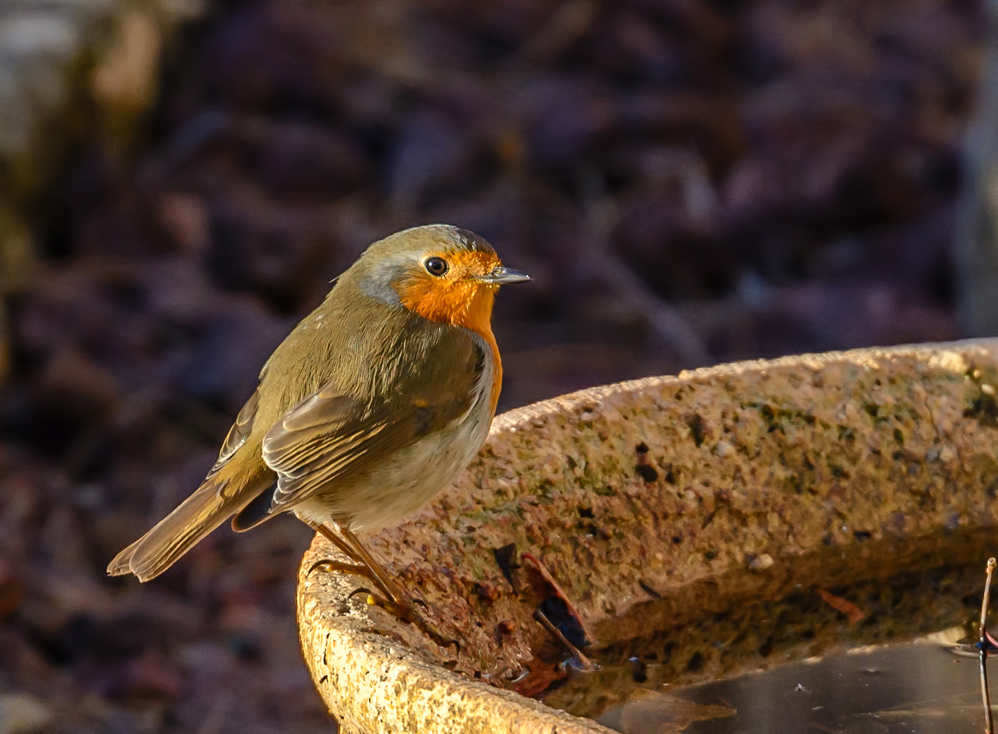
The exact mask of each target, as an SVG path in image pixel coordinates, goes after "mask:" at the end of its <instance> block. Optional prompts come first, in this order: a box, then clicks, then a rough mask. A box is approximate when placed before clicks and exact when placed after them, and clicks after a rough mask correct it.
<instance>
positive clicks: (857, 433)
mask: <svg viewBox="0 0 998 734" xmlns="http://www.w3.org/2000/svg"><path fill="white" fill-rule="evenodd" d="M996 381H998V340H986V341H979V342H957V343H953V344H941V345H925V346H917V347H898V348H893V349H863V350H856V351H851V352H843V353H829V354H823V355H805V356H800V357H788V358H783V359H778V360H773V361H758V362H747V363H741V364H732V365H723V366H719V367H715V368H709V369H702V370H696V371H693V372H686V373H682V374H680V375H679V376H677V377H656V378H648V379H645V380H638V381H635V382H629V383H622V384H619V385H611V386H607V387H600V388H594V389H591V390H585V391H582V392H579V393H574V394H571V395H567V396H564V397H561V398H556V399H554V400H549V401H545V402H542V403H538V404H536V405H533V406H529V407H526V408H521V409H518V410H515V411H512V412H510V413H507V414H505V415H503V416H500V417H499V418H497V419H496V421H495V423H494V425H493V428H492V432H491V434H490V436H489V440H488V442H487V444H486V446H485V447H484V448H483V449H482V452H481V453H480V455H479V457H478V458H477V459H476V460H475V461H474V462H473V463H472V465H471V466H470V467H469V469H468V470H467V471H466V472H465V473H464V474H463V475H462V476H461V477H460V479H459V480H458V481H457V483H456V484H455V486H453V487H452V488H451V489H449V490H447V491H445V492H444V493H443V494H442V495H441V496H440V497H439V498H438V499H437V500H435V501H434V502H433V503H432V504H431V505H430V506H429V507H427V508H426V509H425V510H423V511H422V512H420V513H418V514H417V515H416V516H414V517H412V518H411V519H409V520H408V521H407V522H406V523H404V524H403V525H401V526H399V527H396V528H392V529H389V530H386V531H383V532H381V533H379V534H378V535H376V536H374V538H372V539H371V542H370V546H371V547H372V549H373V550H374V552H375V553H376V554H377V555H378V556H379V557H380V558H382V559H386V560H388V561H389V562H388V564H387V567H388V569H389V570H390V572H392V573H394V574H396V575H397V577H398V578H399V579H400V580H401V581H402V582H403V583H404V584H405V585H406V586H407V587H408V588H411V589H413V590H414V592H415V593H417V594H418V595H419V596H421V597H422V598H424V599H425V600H426V602H427V603H428V604H429V608H428V610H427V612H426V616H427V621H428V622H429V623H430V624H431V625H436V626H437V627H438V630H439V631H440V632H441V633H442V634H444V635H445V636H446V635H448V634H449V635H450V636H452V637H459V638H460V643H461V649H460V651H455V649H454V648H453V647H449V648H443V647H440V646H438V645H436V644H434V643H433V642H432V641H430V640H429V639H428V638H427V637H425V636H424V635H422V634H421V633H419V632H418V630H416V629H415V628H413V627H412V626H411V625H402V624H398V623H396V622H395V621H394V620H392V619H391V618H389V617H388V615H386V614H384V613H383V612H382V611H381V610H378V609H377V608H370V607H367V606H365V605H364V604H363V603H362V600H359V599H357V598H356V597H354V598H353V599H351V598H350V596H349V595H350V593H351V592H352V591H353V590H354V589H355V588H356V586H357V584H358V583H359V582H358V580H356V579H352V578H351V577H348V576H345V575H342V574H335V573H332V574H331V573H323V572H321V571H318V570H317V571H316V572H314V573H309V571H310V569H311V568H312V567H313V565H314V563H315V562H316V561H317V560H319V559H322V558H329V557H336V553H335V552H334V551H333V550H332V549H331V548H330V547H328V546H327V545H326V544H325V543H324V542H322V541H320V540H316V542H314V543H313V547H312V549H311V550H310V551H309V553H307V554H306V556H305V558H304V559H303V563H302V566H301V572H300V576H299V594H298V612H299V632H300V636H301V640H302V647H303V650H304V652H305V658H306V661H307V663H308V665H309V668H310V670H311V673H312V676H313V680H314V681H315V682H316V685H317V687H318V689H319V691H320V693H321V694H322V696H323V698H324V700H325V701H326V703H327V705H328V706H329V707H330V710H331V711H332V712H333V714H334V715H336V716H337V718H338V719H339V720H340V721H341V723H342V725H343V726H344V729H345V730H346V731H348V732H417V731H418V732H424V733H428V734H429V733H432V732H445V731H446V732H478V731H554V729H555V728H557V731H559V732H576V731H606V730H605V729H603V728H601V727H599V726H598V725H597V724H595V723H594V722H590V721H585V720H581V719H571V718H566V717H565V716H564V715H563V714H560V713H556V712H555V711H554V710H552V709H546V708H544V707H543V706H541V705H540V704H539V703H538V702H536V701H533V700H530V699H525V698H522V697H518V696H516V695H515V694H513V693H511V692H510V691H508V690H501V689H499V688H489V687H488V686H486V685H485V684H483V683H482V682H479V681H476V680H473V679H472V678H475V677H477V678H481V679H482V680H489V681H492V682H494V683H497V684H502V685H505V686H513V685H515V684H514V680H515V676H517V675H519V674H520V673H521V671H522V670H523V669H524V668H525V667H529V666H530V665H531V663H534V662H535V660H536V658H535V657H534V655H535V651H537V650H539V649H541V648H542V646H543V645H544V643H545V639H546V632H545V631H544V629H543V628H542V627H541V626H540V625H539V624H538V623H537V622H536V621H535V619H534V618H533V617H532V612H533V607H532V605H531V604H529V603H525V601H524V597H523V593H522V588H521V592H520V593H517V592H515V591H514V590H513V588H512V587H511V586H510V582H509V581H507V579H506V577H504V572H503V569H501V568H500V567H499V564H498V563H497V556H496V553H495V549H499V548H503V547H508V545H509V544H514V546H515V548H516V549H517V550H518V551H519V552H520V553H522V554H526V553H530V554H531V555H532V556H533V557H536V558H538V559H543V563H544V565H545V566H546V568H547V569H548V571H550V573H551V575H552V576H553V577H554V578H555V579H557V582H558V584H559V585H560V586H561V587H562V589H563V590H564V592H565V594H566V595H567V597H568V598H569V599H570V600H571V601H573V602H574V605H575V607H576V608H577V609H578V613H579V615H580V617H581V620H582V622H584V624H585V626H586V627H587V628H588V629H589V630H591V631H592V633H593V636H594V637H595V638H596V640H597V641H598V643H599V644H600V645H603V646H606V645H610V644H614V643H615V642H616V643H620V644H626V642H627V641H628V640H632V639H635V638H639V637H641V636H642V635H645V634H648V633H649V632H651V631H654V630H656V629H660V628H661V625H662V624H663V617H664V618H666V619H668V621H669V622H670V623H671V624H674V625H675V628H674V630H673V632H672V634H673V635H674V639H675V641H676V644H677V647H678V646H679V645H680V643H681V640H679V638H680V637H682V636H683V635H684V634H685V630H686V629H692V628H694V627H695V626H696V624H695V623H696V622H697V621H698V620H699V619H700V617H699V616H697V615H702V614H703V613H704V610H709V609H710V608H711V605H712V600H713V599H714V598H715V597H716V596H717V595H718V591H717V590H718V588H719V586H718V584H719V583H722V582H723V586H724V588H725V590H726V593H731V594H741V595H743V596H744V597H745V598H762V599H779V598H782V597H779V596H778V595H777V594H779V593H788V584H789V585H790V588H792V587H793V582H794V581H795V580H796V578H797V577H796V576H794V574H795V573H801V572H802V569H803V572H804V573H806V574H810V576H809V578H820V580H821V584H823V585H827V586H828V587H830V588H834V587H835V586H836V585H837V584H840V585H841V584H844V583H846V582H853V581H856V580H857V579H859V578H862V579H866V580H870V582H871V583H874V582H875V581H876V579H878V578H880V575H883V574H886V573H887V572H888V571H889V570H890V569H891V568H900V567H902V566H903V567H904V568H905V569H907V570H910V571H912V572H914V573H917V572H918V569H923V570H924V569H925V568H929V567H935V566H938V565H939V564H940V563H943V564H945V563H946V559H951V560H952V558H954V557H956V556H959V557H960V560H961V562H963V561H966V558H964V556H969V557H971V558H972V559H975V560H977V559H980V563H981V564H983V559H984V558H985V557H986V554H987V552H990V551H988V550H987V543H988V539H989V538H990V537H991V535H992V532H993V531H992V530H991V529H992V528H993V527H994V526H995V525H998V505H996V503H995V502H994V499H993V495H994V492H995V488H996V487H998V459H996V457H998V449H996V446H998V441H996V439H998V403H996V402H995V399H994V394H995V386H996ZM721 443H724V444H726V445H727V446H730V447H731V449H730V450H729V449H728V448H725V449H724V450H719V449H718V447H719V445H720V444H721ZM639 467H640V468H639ZM650 470H654V474H653V473H652V471H650ZM968 539H969V540H968ZM982 543H983V545H982ZM982 553H984V554H985V555H981V554H982ZM828 554H832V555H833V556H835V557H838V558H849V559H850V562H849V564H845V565H842V566H841V567H833V566H831V565H823V564H822V560H823V559H827V558H828ZM961 554H962V555H961ZM940 559H942V560H940ZM906 564H907V565H906ZM746 567H748V568H746ZM975 578H976V577H975ZM874 586H876V584H875V583H874ZM483 589H488V590H489V593H488V594H483V593H482V590H483ZM686 598H688V601H689V603H688V604H686V605H685V606H684V604H683V600H684V599H686ZM663 605H664V606H663ZM677 613H678V615H679V616H678V617H677ZM683 615H686V616H683ZM684 619H685V620H687V621H686V622H685V623H684ZM684 624H685V627H684ZM500 628H501V629H502V634H495V631H496V630H499V629H500ZM857 634H858V633H857ZM670 642H671V640H670ZM754 652H755V647H752V653H753V654H754ZM812 654H817V653H812ZM711 655H714V657H713V658H711V657H710V656H711ZM719 655H720V653H719V652H718V651H716V650H715V651H714V652H713V653H712V652H710V649H708V652H707V653H705V654H704V655H703V656H702V657H701V658H698V662H697V666H696V671H695V673H696V675H699V676H704V675H708V676H709V675H719V674H721V673H723V672H725V671H730V670H731V669H732V668H731V658H732V657H734V655H735V654H734V653H733V652H732V651H728V652H727V653H726V655H727V656H728V657H727V658H726V659H725V660H724V661H721V660H720V658H719ZM680 657H681V656H680ZM782 657H783V656H782V655H775V654H774V655H773V656H772V658H773V660H776V659H779V658H782ZM754 660H755V662H754V663H753V664H755V665H758V664H759V663H758V656H756V658H754ZM678 662H681V663H685V659H684V660H681V661H678ZM770 664H775V662H771V663H770ZM725 665H726V666H727V667H724V666H725ZM462 674H463V675H462ZM686 675H687V676H688V675H689V671H687V673H686ZM677 678H682V673H680V674H679V675H678V676H677Z"/></svg>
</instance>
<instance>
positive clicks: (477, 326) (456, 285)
mask: <svg viewBox="0 0 998 734" xmlns="http://www.w3.org/2000/svg"><path fill="white" fill-rule="evenodd" d="M448 258H450V259H451V261H452V262H453V268H452V269H453V271H454V272H455V273H456V274H458V275H460V274H462V273H468V272H471V273H487V272H489V271H491V270H492V269H493V268H495V267H496V266H498V265H499V258H497V257H496V256H495V255H493V254H492V253H487V252H478V251H466V252H460V253H450V254H449V255H448ZM496 290H497V287H496V286H494V285H491V284H489V283H482V282H477V281H474V280H469V279H462V278H459V277H455V278H452V279H441V278H434V277H433V276H431V275H429V274H424V273H421V274H419V275H417V276H414V277H412V278H409V279H407V280H406V281H405V283H404V284H402V286H401V287H400V288H399V298H400V300H401V301H402V305H404V306H405V307H406V308H408V309H409V310H410V311H412V312H413V313H417V314H419V315H420V316H422V317H424V318H427V319H429V320H430V321H435V322H437V323H441V324H449V325H451V326H456V327H461V328H464V329H468V330H469V331H472V332H474V333H475V334H478V335H479V336H480V337H482V339H484V340H485V343H486V344H488V345H489V349H491V350H492V357H493V359H494V360H495V379H494V381H493V383H492V394H491V396H490V397H491V406H492V412H493V413H495V409H496V404H497V403H498V402H499V393H500V391H501V390H502V360H501V358H500V356H499V345H498V344H496V338H495V335H494V334H493V333H492V305H493V303H494V301H495V293H496Z"/></svg>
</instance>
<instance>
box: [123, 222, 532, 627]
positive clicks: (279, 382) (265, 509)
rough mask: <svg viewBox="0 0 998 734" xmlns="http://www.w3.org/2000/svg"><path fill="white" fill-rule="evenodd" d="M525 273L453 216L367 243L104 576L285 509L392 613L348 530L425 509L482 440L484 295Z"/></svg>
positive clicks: (395, 602)
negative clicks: (179, 492) (216, 440)
mask: <svg viewBox="0 0 998 734" xmlns="http://www.w3.org/2000/svg"><path fill="white" fill-rule="evenodd" d="M529 279H530V278H529V277H528V276H527V275H525V274H523V273H520V272H517V271H515V270H511V269H509V268H506V267H503V265H502V263H501V262H500V260H499V257H498V256H497V255H496V252H495V250H493V249H492V247H491V245H489V244H488V243H487V242H486V241H485V240H484V239H482V238H481V237H479V236H478V235H476V234H474V233H472V232H469V231H468V230H465V229H459V228H457V227H452V226H448V225H430V226H425V227H415V228H413V229H407V230H405V231H402V232H398V233H396V234H393V235H391V236H390V237H386V238H385V239H383V240H380V241H379V242H375V243H374V244H373V245H371V246H370V247H368V248H367V250H366V251H365V252H364V253H363V254H362V255H361V256H360V258H359V259H358V260H357V261H356V262H355V263H354V264H353V265H352V266H351V267H350V268H349V269H348V270H347V271H346V272H344V273H343V274H342V275H340V277H339V278H338V279H337V280H336V281H335V283H334V285H333V288H332V289H331V290H330V292H329V294H328V295H327V296H326V299H325V300H324V301H323V302H322V304H321V305H320V306H319V307H318V308H316V309H315V311H313V312H312V313H311V314H309V315H308V316H306V317H305V318H304V319H303V320H302V321H301V322H300V323H299V324H298V326H296V327H295V329H294V330H293V331H292V332H291V333H290V334H289V335H288V337H287V338H286V339H285V340H284V341H283V342H282V343H281V345H280V346H278V347H277V349H276V350H274V353H273V354H272V355H271V356H270V358H269V359H268V360H267V362H266V364H264V366H263V369H262V370H261V371H260V377H259V384H258V386H257V389H256V392H254V393H253V395H252V396H250V398H249V400H247V401H246V404H245V405H244V406H243V408H242V410H240V411H239V415H238V416H237V417H236V421H235V424H234V425H233V426H232V428H231V429H230V430H229V433H228V435H227V436H226V437H225V441H224V443H223V444H222V448H221V450H220V451H219V454H218V460H217V461H216V462H215V465H214V466H213V467H212V468H211V470H210V471H209V472H208V475H207V476H206V477H205V479H204V481H203V482H202V484H201V486H200V487H198V488H197V490H195V492H194V493H193V494H192V495H191V496H190V497H188V498H187V499H186V500H185V501H184V502H183V503H182V504H181V505H180V506H179V507H177V508H176V509H175V510H174V511H173V512H171V513H170V514H169V515H167V516H166V517H165V518H164V519H163V520H161V521H160V522H159V523H158V524H157V525H156V526H155V527H153V528H152V529H151V530H150V531H149V532H147V533H146V534H145V535H143V536H142V537H141V538H139V539H138V540H136V541H135V542H134V543H132V544H131V545H130V546H128V547H127V548H125V549H124V550H123V551H121V553H119V554H118V555H117V557H116V558H115V559H114V560H113V561H111V564H110V565H109V566H108V569H107V571H108V573H109V574H110V575H112V576H118V575H123V574H128V573H133V574H135V576H137V577H138V579H139V580H140V581H148V580H149V579H152V578H155V577H156V576H158V575H159V574H161V573H163V572H164V571H165V570H166V569H168V568H169V567H170V566H172V565H173V564H174V563H175V562H176V561H177V559H179V558H180V557H181V556H182V555H184V554H185V553H186V552H187V551H189V550H190V549H191V548H192V547H193V546H194V545H195V544H196V543H197V542H198V541H200V540H201V539H202V538H204V537H205V536H206V535H207V534H208V533H210V532H211V531H212V530H214V529H215V528H216V527H218V526H219V525H221V524H222V523H223V522H224V521H225V520H228V519H229V518H232V528H233V530H235V531H237V532H242V531H245V530H248V529H250V528H253V527H256V526H257V525H259V524H260V523H262V522H264V521H266V520H269V519H270V518H272V517H274V516H275V515H278V514H280V513H283V512H287V511H290V512H292V513H293V514H294V515H295V516H297V517H298V518H299V519H300V520H302V521H304V522H305V523H306V524H307V525H309V526H311V527H312V528H313V529H315V530H316V531H317V532H319V533H321V534H323V535H324V536H325V537H327V538H328V539H329V540H330V541H331V542H332V543H333V544H334V545H336V547H337V548H339V549H340V550H341V551H342V552H343V553H344V554H345V555H346V556H347V557H348V558H349V559H351V560H352V561H353V563H337V562H334V561H330V562H327V563H326V564H325V565H327V566H330V567H332V568H335V569H337V570H342V571H347V572H350V573H356V574H359V575H361V576H364V577H367V578H368V579H370V580H371V581H372V582H373V583H374V584H376V585H377V586H378V588H379V589H380V590H381V592H382V593H383V594H384V595H385V596H386V597H387V599H386V600H384V601H386V602H387V604H388V605H392V606H395V607H396V611H398V609H399V608H400V607H401V606H404V599H405V598H406V596H405V594H404V593H403V592H402V591H401V590H400V589H399V588H398V586H397V585H396V584H395V583H394V581H393V580H392V579H391V577H390V576H389V575H388V574H387V572H385V571H384V569H383V568H382V567H381V565H380V564H378V562H377V561H376V560H375V559H374V557H373V556H372V555H371V554H370V552H369V551H368V550H367V549H366V548H365V547H364V545H363V544H362V543H361V542H360V539H359V538H358V537H357V535H356V534H355V533H356V531H358V530H366V529H372V528H378V527H383V526H386V525H390V524H392V523H394V522H397V521H398V520H400V519H401V518H402V517H403V516H405V515H407V514H408V513H410V512H412V511H414V510H416V509H417V508H419V507H421V506H422V505H424V504H425V503H426V502H428V501H429V500H430V499H432V498H433V497H434V496H435V495H436V494H437V493H438V492H440V491H441V490H442V489H443V488H444V487H446V486H447V485H448V484H449V483H450V482H451V480H452V479H453V478H454V477H455V476H456V475H457V474H458V472H460V471H461V470H462V469H463V468H464V467H465V466H467V464H468V463H469V462H470V461H471V459H472V458H473V457H474V456H475V454H476V453H477V452H478V450H479V448H481V446H482V443H483V442H484V441H485V438H486V436H487V435H488V432H489V426H490V424H491V422H492V418H493V416H494V415H495V410H496V402H497V401H498V399H499V391H500V388H501V385H502V363H501V361H500V359H499V348H498V347H497V345H496V340H495V337H494V336H493V334H492V327H491V317H492V303H493V299H494V297H495V293H496V291H497V290H498V289H499V286H501V285H504V284H506V283H520V282H523V281H526V280H529ZM410 606H411V605H410Z"/></svg>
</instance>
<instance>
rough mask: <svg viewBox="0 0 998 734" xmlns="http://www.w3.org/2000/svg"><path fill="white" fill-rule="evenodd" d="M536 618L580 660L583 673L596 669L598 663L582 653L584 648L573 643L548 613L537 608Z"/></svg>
mask: <svg viewBox="0 0 998 734" xmlns="http://www.w3.org/2000/svg"><path fill="white" fill-rule="evenodd" d="M534 619H536V620H537V621H538V622H540V623H541V625H542V626H543V627H544V629H546V630H547V631H548V632H550V633H551V634H552V635H554V636H555V638H556V639H557V640H558V642H560V643H561V644H562V645H564V646H565V649H566V650H568V651H569V652H570V653H572V655H573V657H575V659H576V660H578V661H579V669H580V670H581V671H582V672H583V673H591V672H592V671H594V670H596V665H595V664H594V663H593V661H592V660H590V659H589V658H587V657H586V656H585V655H584V654H583V653H582V650H580V649H579V648H577V647H576V646H575V645H573V644H572V643H571V642H570V641H569V639H568V638H567V637H565V635H563V634H562V633H561V630H560V629H558V628H557V627H555V626H554V623H552V622H551V620H550V619H548V618H547V615H546V614H544V612H542V611H541V610H540V609H538V610H536V611H535V612H534Z"/></svg>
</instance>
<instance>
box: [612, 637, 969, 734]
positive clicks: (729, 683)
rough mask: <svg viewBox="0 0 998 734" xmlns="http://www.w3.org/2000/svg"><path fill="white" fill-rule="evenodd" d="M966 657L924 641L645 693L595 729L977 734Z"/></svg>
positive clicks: (636, 733)
mask: <svg viewBox="0 0 998 734" xmlns="http://www.w3.org/2000/svg"><path fill="white" fill-rule="evenodd" d="M957 629H959V628H957ZM943 637H944V638H945V637H946V636H945V635H944V636H943ZM960 650H961V648H956V649H954V647H953V646H952V645H946V644H940V641H938V640H935V639H928V640H922V641H919V642H907V643H896V644H892V645H885V646H876V647H872V648H871V647H866V648H857V649H853V650H850V651H848V652H842V653H837V654H832V655H827V656H824V657H820V658H813V659H808V660H803V661H799V662H795V663H791V664H789V665H785V666H782V667H777V668H773V669H771V670H768V671H763V672H759V673H749V674H746V675H742V676H737V677H735V678H730V679H726V680H721V681H716V682H712V683H705V684H701V685H695V686H686V687H678V688H676V689H675V690H672V689H671V687H669V686H665V687H663V688H662V689H661V690H659V691H652V690H647V689H644V690H641V691H640V692H636V693H635V694H632V695H631V697H630V698H629V699H628V701H627V702H625V703H623V704H621V705H617V706H614V707H612V708H611V709H609V710H607V711H605V712H604V713H603V714H602V715H600V716H599V717H598V721H599V722H600V723H602V724H605V725H606V726H609V727H610V728H612V729H615V730H617V731H620V732H624V733H625V734H644V733H646V732H649V733H651V732H654V733H657V734H666V733H667V732H669V733H671V732H686V734H722V733H723V734H797V733H798V732H810V731H813V732H867V731H869V732H883V733H884V734H888V733H894V732H897V733H898V734H900V733H901V732H913V731H914V732H919V733H920V734H954V733H956V732H980V731H981V730H982V726H983V722H984V712H983V704H982V701H981V693H980V673H979V664H978V658H977V656H976V655H974V654H972V653H971V654H969V655H968V654H966V653H964V654H959V653H958V652H957V651H960Z"/></svg>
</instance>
